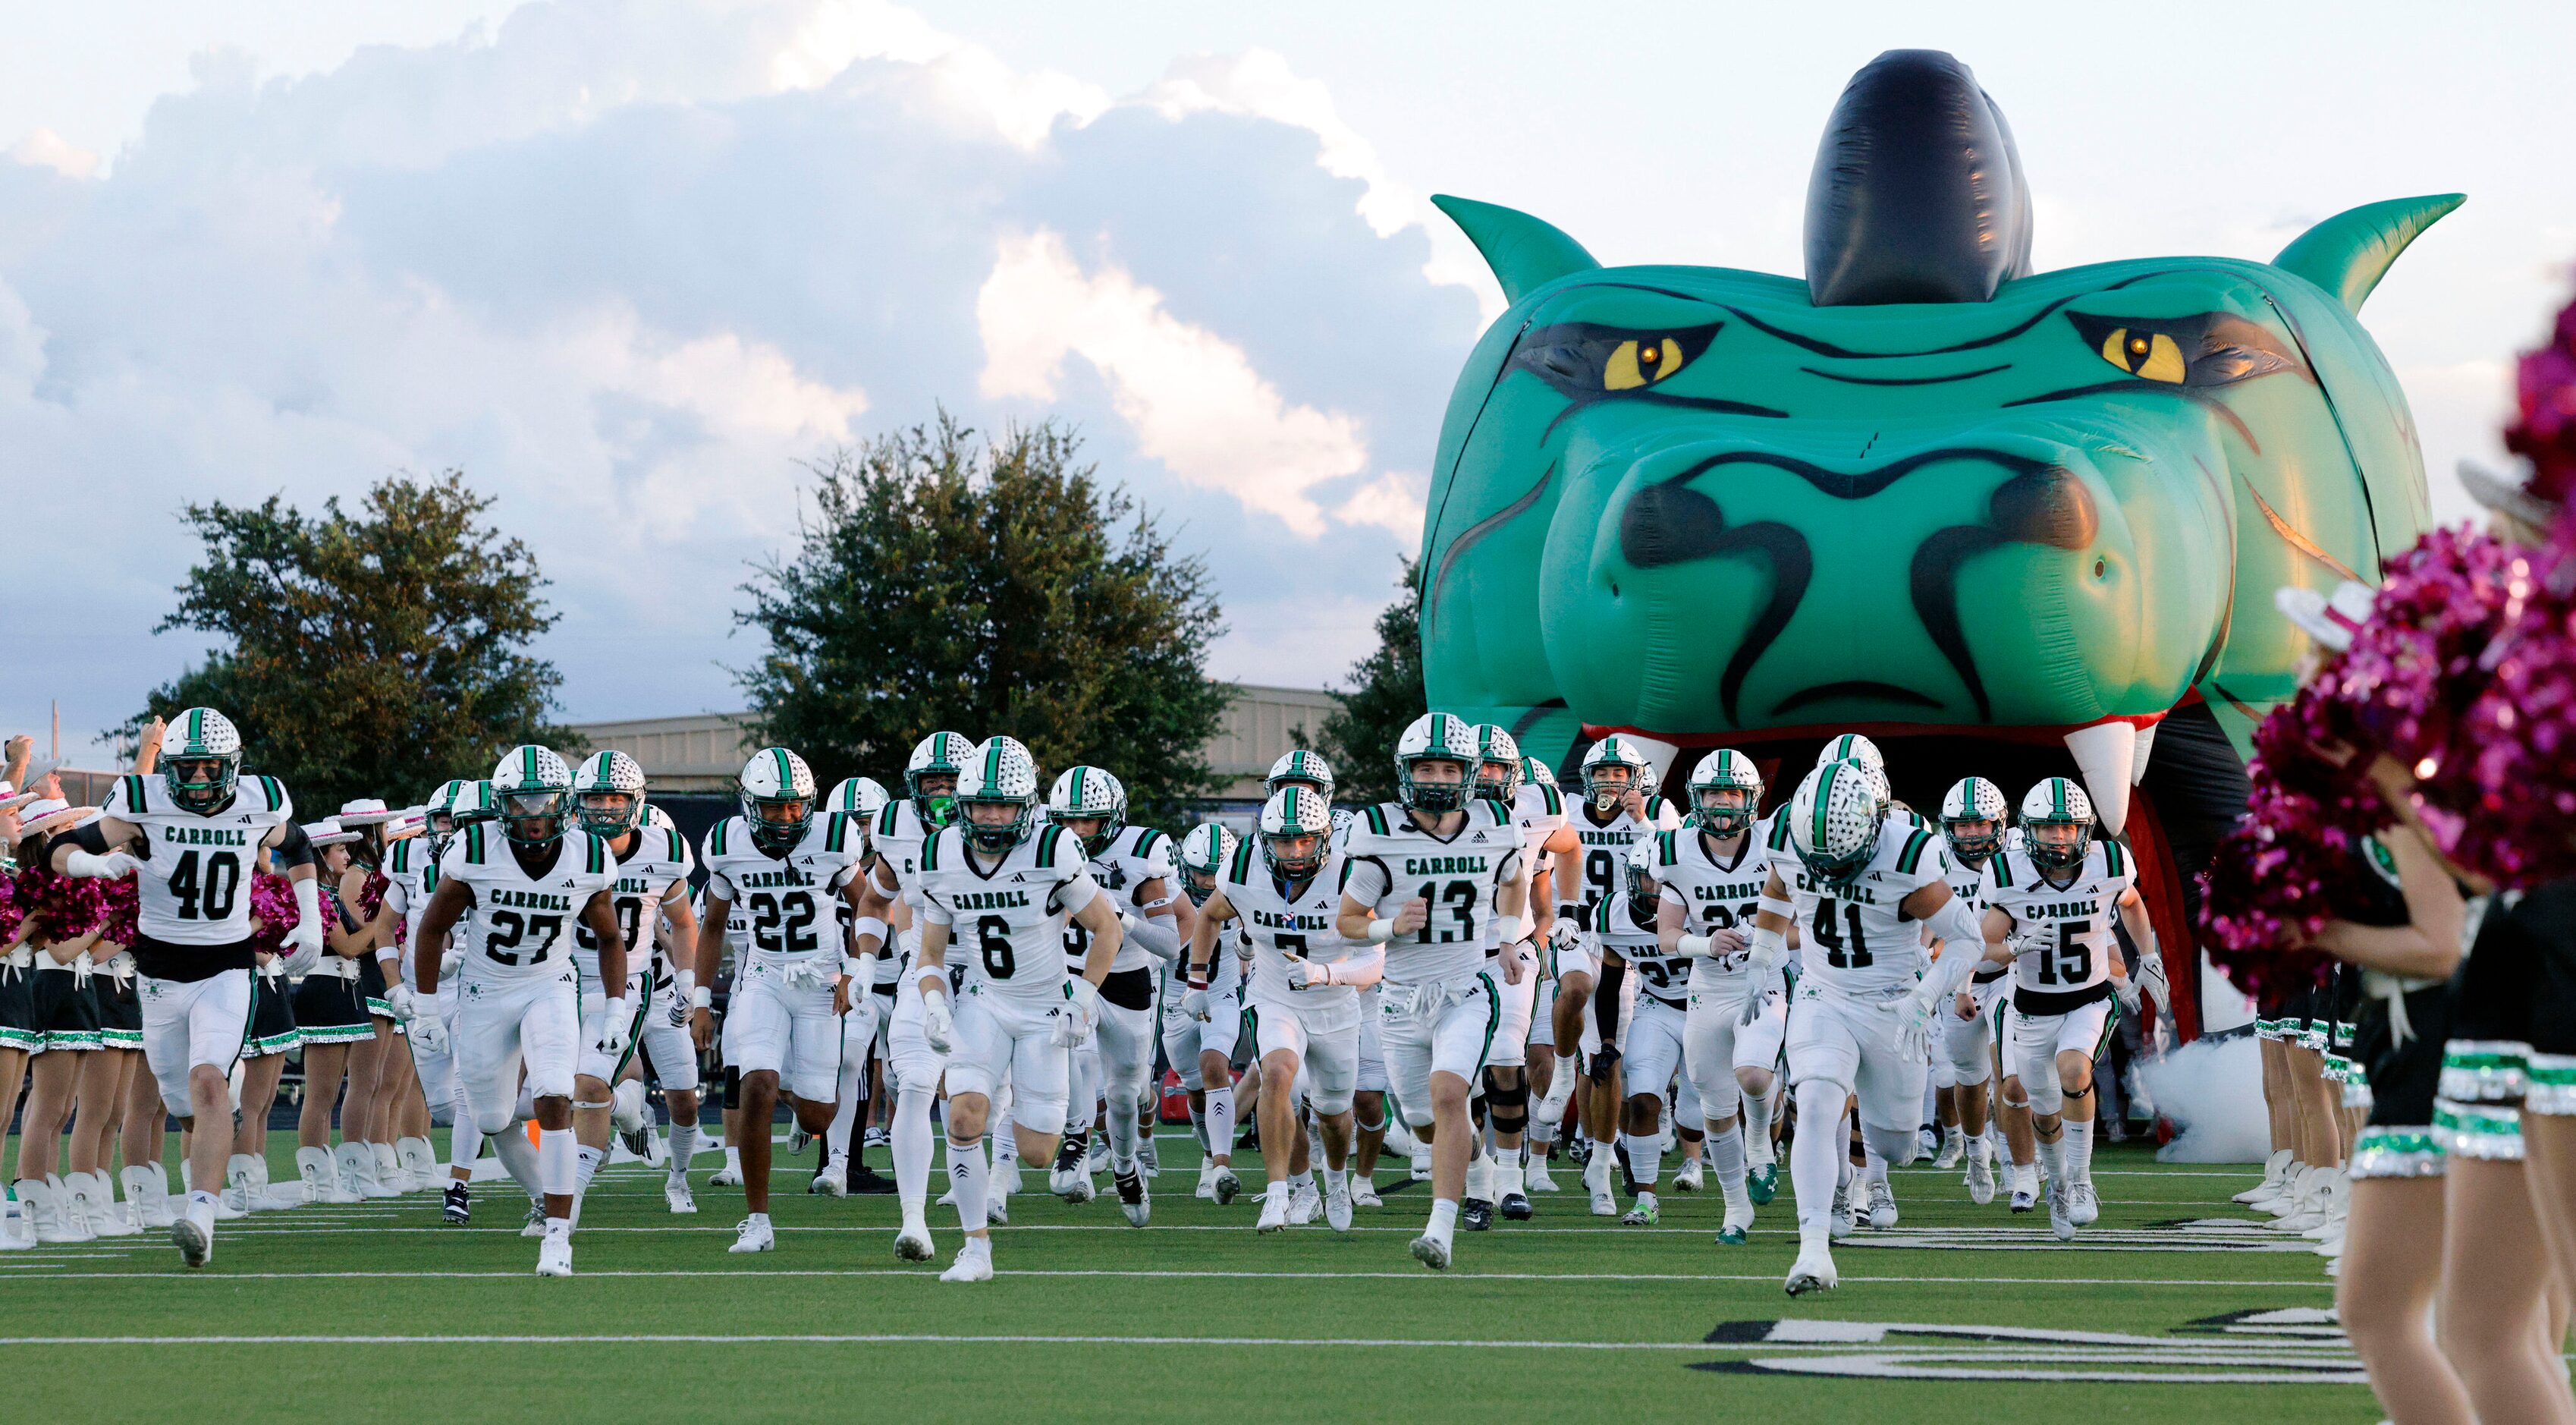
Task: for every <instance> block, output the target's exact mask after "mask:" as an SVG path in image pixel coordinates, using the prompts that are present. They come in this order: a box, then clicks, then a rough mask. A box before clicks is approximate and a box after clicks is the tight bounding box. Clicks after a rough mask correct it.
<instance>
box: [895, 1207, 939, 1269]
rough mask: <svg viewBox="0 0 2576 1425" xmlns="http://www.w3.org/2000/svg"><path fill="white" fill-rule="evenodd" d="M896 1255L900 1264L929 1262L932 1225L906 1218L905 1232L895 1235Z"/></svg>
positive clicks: (917, 1219)
mask: <svg viewBox="0 0 2576 1425" xmlns="http://www.w3.org/2000/svg"><path fill="white" fill-rule="evenodd" d="M894 1255H895V1260H896V1261H899V1262H926V1261H929V1260H930V1255H931V1247H930V1225H929V1224H928V1223H926V1222H923V1221H921V1220H920V1219H919V1218H911V1217H907V1218H905V1219H904V1223H903V1230H902V1231H900V1232H897V1233H896V1234H894Z"/></svg>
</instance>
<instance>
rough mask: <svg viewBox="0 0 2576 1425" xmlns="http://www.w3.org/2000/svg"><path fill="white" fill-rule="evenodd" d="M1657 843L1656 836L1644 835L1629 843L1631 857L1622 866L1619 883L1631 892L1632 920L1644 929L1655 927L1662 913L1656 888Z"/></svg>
mask: <svg viewBox="0 0 2576 1425" xmlns="http://www.w3.org/2000/svg"><path fill="white" fill-rule="evenodd" d="M1655 842H1656V838H1654V837H1652V836H1640V837H1638V838H1637V839H1636V840H1634V841H1631V842H1629V843H1628V854H1627V856H1626V857H1625V858H1623V859H1622V860H1621V861H1620V863H1619V881H1620V885H1621V887H1622V888H1623V889H1625V890H1626V891H1627V893H1628V918H1629V919H1631V920H1634V921H1636V922H1637V927H1638V928H1639V929H1641V930H1651V929H1653V928H1654V925H1655V920H1656V918H1657V915H1658V910H1657V907H1656V905H1655V901H1656V899H1657V897H1658V895H1659V894H1660V893H1659V892H1658V891H1657V890H1656V888H1655Z"/></svg>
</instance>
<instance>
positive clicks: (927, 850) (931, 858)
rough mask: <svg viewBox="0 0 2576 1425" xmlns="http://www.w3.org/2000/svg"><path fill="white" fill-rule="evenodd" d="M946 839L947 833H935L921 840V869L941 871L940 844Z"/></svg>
mask: <svg viewBox="0 0 2576 1425" xmlns="http://www.w3.org/2000/svg"><path fill="white" fill-rule="evenodd" d="M946 838H947V833H946V832H944V831H934V832H932V833H930V834H929V835H928V836H925V837H923V838H921V869H923V870H925V871H936V870H938V869H939V843H940V842H941V841H943V840H945V839H946Z"/></svg>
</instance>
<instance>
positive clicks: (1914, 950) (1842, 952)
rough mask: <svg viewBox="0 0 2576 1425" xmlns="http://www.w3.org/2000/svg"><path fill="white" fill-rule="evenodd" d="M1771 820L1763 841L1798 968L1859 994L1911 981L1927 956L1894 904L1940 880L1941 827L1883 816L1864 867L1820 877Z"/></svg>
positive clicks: (1945, 856) (1945, 864)
mask: <svg viewBox="0 0 2576 1425" xmlns="http://www.w3.org/2000/svg"><path fill="white" fill-rule="evenodd" d="M1772 822H1773V825H1772V828H1771V835H1770V837H1769V838H1768V839H1767V840H1766V841H1765V843H1764V844H1765V846H1766V847H1767V848H1768V849H1769V852H1770V858H1771V865H1772V868H1773V869H1775V870H1776V871H1778V872H1779V875H1780V881H1781V884H1782V885H1784V886H1786V887H1787V888H1788V890H1789V899H1790V901H1791V903H1792V904H1793V905H1794V906H1795V908H1796V909H1795V912H1794V913H1793V914H1792V915H1791V917H1790V918H1791V919H1792V920H1794V921H1796V922H1797V925H1798V933H1799V936H1800V937H1801V939H1802V941H1803V946H1802V954H1801V958H1802V960H1803V961H1804V964H1803V966H1802V967H1801V971H1800V972H1801V973H1802V974H1803V975H1804V976H1806V978H1807V979H1808V980H1810V981H1812V982H1814V983H1815V984H1818V985H1821V986H1822V987H1824V988H1825V989H1828V990H1832V991H1834V992H1836V993H1838V994H1846V995H1856V996H1861V997H1865V998H1880V997H1883V996H1885V995H1888V994H1891V993H1893V992H1895V991H1897V990H1900V989H1902V988H1904V987H1906V986H1909V985H1911V984H1913V983H1914V982H1915V980H1916V979H1917V978H1919V977H1920V976H1921V974H1922V972H1923V967H1924V966H1925V965H1927V964H1929V963H1930V957H1929V956H1928V955H1926V954H1925V953H1924V949H1923V927H1922V925H1921V924H1920V923H1919V922H1916V921H1912V920H1908V919H1906V918H1905V917H1904V916H1903V915H1902V914H1901V913H1900V912H1899V910H1898V907H1899V905H1900V904H1901V903H1902V902H1903V901H1904V899H1905V898H1906V897H1907V896H1910V895H1912V894H1914V893H1915V892H1916V891H1918V890H1920V889H1922V888H1923V887H1925V886H1927V885H1930V884H1932V883H1933V882H1934V881H1941V882H1944V883H1945V884H1946V883H1947V880H1948V877H1949V874H1950V858H1949V853H1948V852H1947V850H1945V849H1944V847H1943V846H1942V843H1941V833H1939V832H1937V831H1932V830H1929V829H1927V828H1925V827H1922V826H1919V825H1917V824H1915V823H1914V822H1912V821H1909V820H1907V819H1906V818H1904V817H1901V816H1889V817H1887V818H1886V819H1885V820H1883V821H1881V822H1880V823H1879V827H1878V846H1877V848H1876V849H1875V850H1874V851H1872V853H1871V854H1870V858H1869V865H1868V867H1867V869H1865V870H1863V871H1862V872H1861V873H1860V875H1859V876H1857V877H1856V878H1854V879H1853V881H1852V882H1851V883H1850V884H1848V885H1827V884H1825V883H1824V882H1822V881H1819V880H1817V879H1816V877H1815V875H1814V873H1812V872H1810V871H1809V870H1808V869H1807V866H1806V863H1805V862H1803V861H1801V860H1799V859H1798V853H1797V851H1796V850H1795V849H1794V848H1792V847H1791V846H1790V844H1789V822H1788V818H1787V817H1786V816H1785V815H1779V814H1775V815H1774V816H1773V817H1772Z"/></svg>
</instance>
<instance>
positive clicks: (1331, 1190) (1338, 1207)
mask: <svg viewBox="0 0 2576 1425" xmlns="http://www.w3.org/2000/svg"><path fill="white" fill-rule="evenodd" d="M1324 1225H1325V1226H1327V1227H1330V1228H1332V1229H1333V1230H1334V1231H1336V1232H1348V1231H1350V1230H1351V1182H1350V1178H1349V1176H1348V1175H1344V1176H1343V1177H1341V1178H1339V1179H1331V1178H1328V1179H1326V1180H1325V1182H1324Z"/></svg>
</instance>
